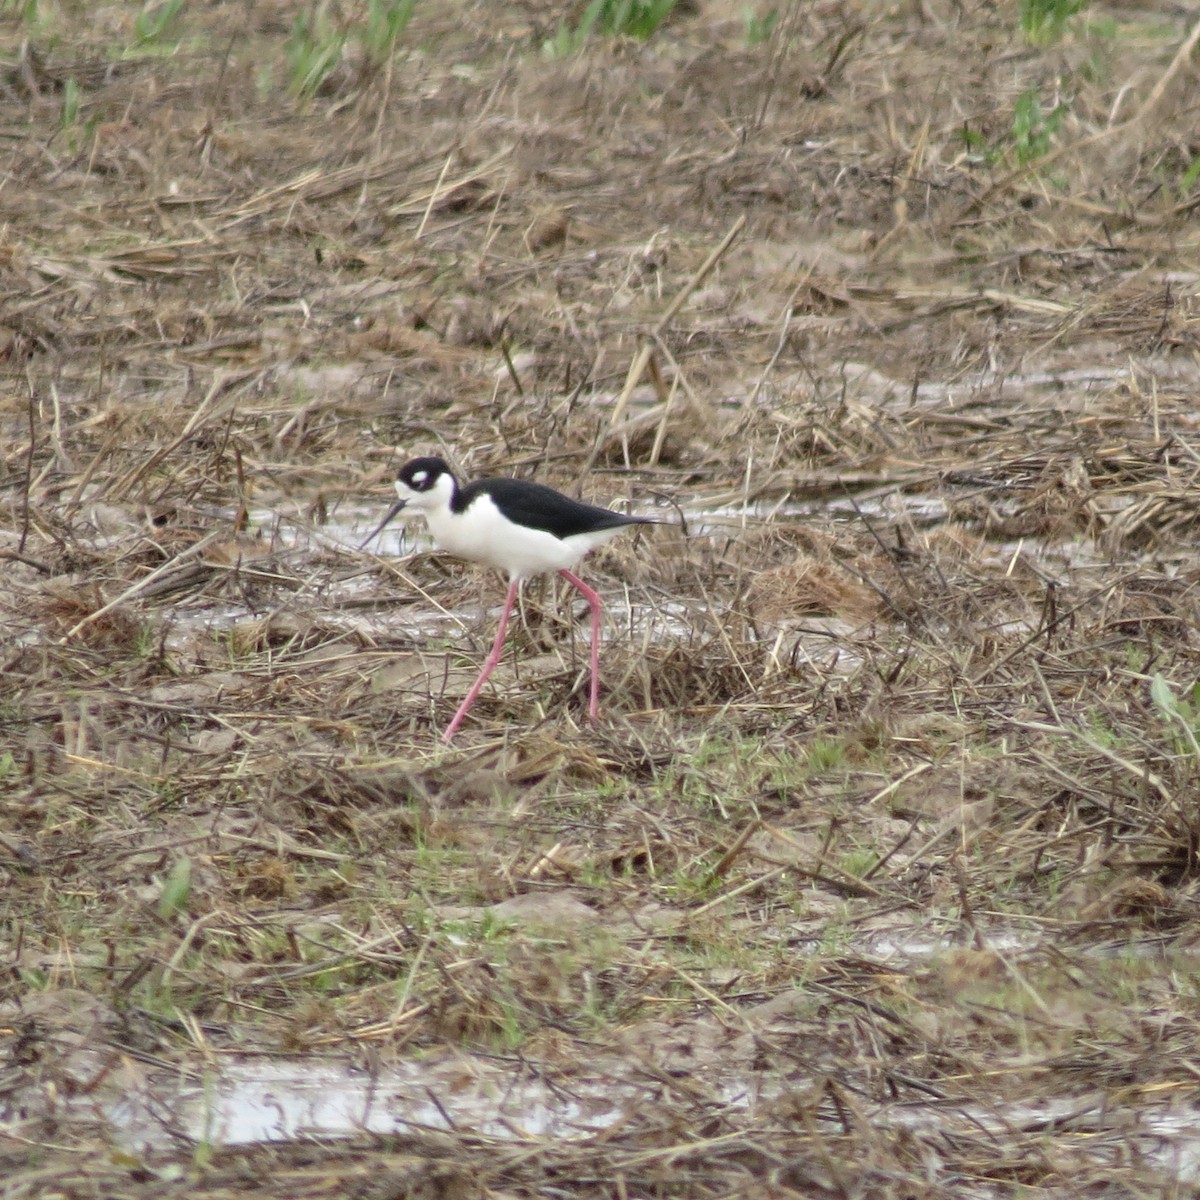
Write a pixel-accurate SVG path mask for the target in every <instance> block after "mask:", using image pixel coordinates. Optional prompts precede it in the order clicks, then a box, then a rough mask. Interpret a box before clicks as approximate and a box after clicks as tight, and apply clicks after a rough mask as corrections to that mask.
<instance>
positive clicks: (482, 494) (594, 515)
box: [363, 458, 658, 742]
mask: <svg viewBox="0 0 1200 1200" xmlns="http://www.w3.org/2000/svg"><path fill="white" fill-rule="evenodd" d="M396 495H397V496H398V497H399V499H397V500H396V502H395V503H394V504H393V505H392V507H391V509H390V511H389V512H388V514H387V516H386V517H384V519H383V521H382V522H380V524H379V526H378V528H376V529H375V530H374V532H373V533H372V534H371V535H370V537H368V538H367V539H366V541H365V542H363V545H364V546H365V545H366V544H367V542H369V541H370V540H371V539H372V538H374V537H375V536H377V535H378V534H379V533H380V532H381V531H382V530H383V528H384V526H386V525H387V524H388V522H389V521H391V520H392V518H393V517H395V516H396V514H397V513H399V512H401V511H402V510H404V509H410V510H412V511H414V512H419V513H421V514H422V515H423V516H424V518H425V520H426V522H427V524H428V525H429V532H430V533H431V534H432V535H433V540H434V541H435V542H436V543H437V545H438V546H440V547H441V548H442V549H443V550H447V551H449V552H450V553H451V554H453V555H455V556H456V557H458V558H465V559H469V560H470V561H471V562H477V563H483V564H484V565H485V566H489V567H495V568H496V569H497V570H500V571H504V572H505V573H506V574H507V575H508V579H509V584H508V595H507V596H506V597H505V599H504V609H503V611H502V612H501V613H500V627H499V628H498V629H497V630H496V640H495V642H494V643H493V644H492V650H491V653H490V654H489V655H488V656H487V659H486V661H485V662H484V664H483V670H481V671H480V672H479V677H478V678H477V679H476V680H475V682H474V683H473V684H472V685H471V690H470V691H469V692H468V693H467V695H466V698H465V699H464V700H463V702H462V703H461V704H460V705H459V706H458V712H456V713H455V714H454V717H453V719H452V720H451V722H450V724H449V725H447V726H446V732H445V733H444V734H443V735H442V739H443V741H447V742H448V741H450V739H451V738H453V737H454V734H455V733H456V732H457V730H458V727H459V725H461V724H462V720H463V718H464V717H465V716H466V715H467V713H468V712H469V711H470V708H471V705H472V704H474V703H475V699H476V697H477V696H478V695H479V693H480V691H481V690H482V688H483V685H484V684H485V683H486V682H487V678H488V676H489V675H490V674H491V673H492V671H493V670H494V669H495V667H496V664H497V663H498V662H499V661H500V655H501V652H502V651H503V649H504V636H505V634H506V632H507V631H508V619H509V616H510V614H511V613H512V608H513V604H514V603H515V602H516V599H517V595H518V593H519V591H520V588H521V584H522V583H523V582H524V581H525V580H526V579H529V578H531V577H532V576H534V575H542V574H545V573H547V572H549V571H557V572H558V573H559V574H560V575H561V576H562V577H563V578H564V579H565V580H566V581H567V582H568V583H570V584H571V585H572V586H573V587H575V588H576V589H577V590H578V591H579V592H580V593H581V594H582V596H583V598H584V599H585V600H586V601H587V602H588V605H589V606H590V607H591V610H592V684H591V700H590V703H589V705H588V716H589V717H590V718H591V719H592V720H593V721H594V720H595V719H596V716H597V714H598V713H599V711H600V611H601V604H600V597H599V595H598V594H597V593H596V592H594V591H593V590H592V589H591V588H590V587H588V585H587V584H586V583H584V582H583V580H582V579H580V578H579V577H578V576H577V575H575V574H573V573H572V571H571V568H572V567H573V566H575V565H576V564H577V563H578V562H579V561H580V559H582V558H583V556H584V555H585V554H587V553H588V551H589V550H595V549H596V547H597V546H603V545H604V543H605V542H607V541H609V540H610V539H612V538H613V537H615V536H616V535H617V534H618V533H620V532H621V530H623V529H628V528H629V527H630V526H633V525H655V524H658V522H656V521H655V520H654V519H653V518H651V517H630V516H626V515H625V514H624V513H617V512H611V511H609V509H607V508H599V507H597V506H596V505H594V504H584V503H583V502H582V501H579V500H572V499H571V497H570V496H564V495H563V494H562V493H561V492H556V491H555V490H554V489H553V488H549V487H546V486H545V485H544V484H541V483H530V482H528V481H526V480H523V479H477V480H475V482H474V483H468V484H465V485H462V486H460V485H459V482H458V480H457V479H455V477H454V473H453V472H452V471H451V470H450V468H449V467H448V466H447V465H446V463H445V461H444V460H442V459H440V458H414V459H412V460H411V461H410V462H406V463H405V464H404V466H402V467H401V468H400V474H399V475H398V476H397V478H396Z"/></svg>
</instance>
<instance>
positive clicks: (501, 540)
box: [426, 496, 621, 579]
mask: <svg viewBox="0 0 1200 1200" xmlns="http://www.w3.org/2000/svg"><path fill="white" fill-rule="evenodd" d="M426 519H427V520H428V522H429V532H430V533H431V534H432V535H433V540H434V541H435V542H436V543H437V544H438V545H439V546H440V547H441V548H442V549H443V550H447V551H449V552H450V553H451V554H454V555H456V556H457V557H459V558H466V559H470V560H471V561H472V562H478V563H483V564H484V565H485V566H489V567H495V568H496V569H497V570H499V571H504V572H506V573H507V574H508V575H509V576H510V578H513V579H528V578H529V577H530V576H533V575H541V574H543V573H544V572H547V571H561V570H563V569H569V568H571V567H573V566H574V565H575V564H576V563H577V562H579V560H580V559H581V558H583V556H584V555H585V554H587V552H588V551H589V550H594V549H595V548H596V547H597V546H602V545H603V544H604V543H605V542H607V541H608V540H609V539H610V538H612V537H615V536H616V535H617V534H618V533H620V532H621V527H620V526H618V527H617V528H615V529H601V530H597V531H596V532H594V533H580V534H574V535H573V536H571V537H567V538H557V537H555V536H554V534H552V533H546V531H545V530H542V529H529V528H527V527H526V526H524V525H515V524H513V523H512V522H511V521H508V520H506V519H505V518H504V516H502V515H501V513H500V510H499V509H498V508H497V507H496V505H495V504H494V503H493V502H492V500H491V499H490V498H489V497H487V496H479V497H478V498H477V499H475V500H474V501H473V502H472V503H471V505H470V507H469V508H468V509H467V510H466V512H464V513H455V512H451V511H443V512H431V513H427V514H426Z"/></svg>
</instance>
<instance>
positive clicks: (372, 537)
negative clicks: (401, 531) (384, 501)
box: [358, 500, 408, 550]
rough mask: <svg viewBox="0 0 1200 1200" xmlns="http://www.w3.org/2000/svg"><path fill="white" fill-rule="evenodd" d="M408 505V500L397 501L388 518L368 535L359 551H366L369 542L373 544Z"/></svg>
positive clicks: (388, 512)
mask: <svg viewBox="0 0 1200 1200" xmlns="http://www.w3.org/2000/svg"><path fill="white" fill-rule="evenodd" d="M407 503H408V501H407V500H397V501H396V503H395V504H393V505H392V507H391V508H389V509H388V511H387V516H386V517H384V518H383V520H382V521H380V522H379V524H378V525H376V526H375V528H374V529H372V530H371V532H370V533H368V534H367V536H366V537H365V538H363V540H362V544H361V545H360V546H359V547H358V548H359V550H365V549H366V546H367V543H368V542H373V541H374V540H375V539H376V538H377V537H378V536H379V535H380V534H381V533H382V532H383V531H384V530H385V529H386V528H387V527H388V525H389V524H391V521H392V518H393V517H395V515H396V514H397V513H398V512H399V511H400V510H401V509H402V508H403V507H404V506H405V505H406V504H407Z"/></svg>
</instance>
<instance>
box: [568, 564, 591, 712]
mask: <svg viewBox="0 0 1200 1200" xmlns="http://www.w3.org/2000/svg"><path fill="white" fill-rule="evenodd" d="M559 574H560V575H561V576H562V577H563V578H564V579H565V580H566V581H567V582H568V583H569V584H570V585H571V586H572V587H574V588H575V590H576V591H578V592H579V594H580V595H581V596H582V597H583V598H584V599H585V600H586V601H587V602H588V605H589V606H590V607H591V610H592V692H591V701H590V703H589V704H588V717H589V719H591V720H593V721H594V720H596V718H597V717H598V716H599V715H600V607H601V606H600V593H599V592H595V591H593V590H592V589H591V588H590V587H588V585H587V584H586V583H584V582H583V580H582V579H580V578H579V576H578V575H573V574H572V573H571V572H570V571H568V570H566V569H565V568H564V569H563V570H561V571H559Z"/></svg>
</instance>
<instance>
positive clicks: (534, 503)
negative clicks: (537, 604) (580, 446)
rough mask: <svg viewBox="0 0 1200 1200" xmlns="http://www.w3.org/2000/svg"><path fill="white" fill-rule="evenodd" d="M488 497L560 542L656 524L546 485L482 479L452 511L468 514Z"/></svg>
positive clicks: (459, 497)
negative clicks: (600, 531) (474, 502)
mask: <svg viewBox="0 0 1200 1200" xmlns="http://www.w3.org/2000/svg"><path fill="white" fill-rule="evenodd" d="M485 493H486V494H487V495H488V496H490V497H491V498H492V501H493V503H494V504H495V505H496V507H497V508H498V509H499V510H500V511H501V513H503V514H504V516H506V517H507V518H508V519H509V520H510V521H515V522H516V523H517V524H518V525H525V526H527V527H528V528H529V529H540V530H543V531H544V532H545V533H550V534H553V535H554V536H555V537H557V538H568V537H571V536H572V535H573V534H577V533H593V532H595V531H596V530H598V529H618V528H620V527H621V526H622V525H653V524H655V522H654V521H653V520H651V519H650V518H648V517H629V516H626V515H625V514H624V513H618V512H612V511H610V510H609V509H607V508H599V507H598V506H597V505H595V504H584V503H583V501H581V500H572V499H571V497H570V496H564V495H563V494H562V492H556V491H555V490H554V489H553V488H550V487H546V485H545V484H543V483H532V482H529V481H527V480H524V479H478V480H476V481H475V482H474V483H469V484H467V485H466V486H465V487H462V488H460V489H459V491H458V495H457V496H455V498H454V502H453V504H452V507H453V509H454V511H455V512H464V511H465V510H466V509H467V508H468V507H469V506H470V504H471V501H472V500H475V499H477V498H478V497H479V496H480V495H482V494H485Z"/></svg>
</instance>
